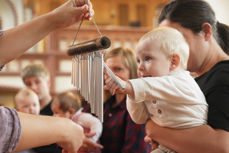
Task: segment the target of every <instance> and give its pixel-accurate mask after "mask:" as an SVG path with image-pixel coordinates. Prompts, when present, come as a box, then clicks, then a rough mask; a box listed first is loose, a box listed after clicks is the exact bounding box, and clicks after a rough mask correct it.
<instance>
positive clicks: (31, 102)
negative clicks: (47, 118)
mask: <svg viewBox="0 0 229 153" xmlns="http://www.w3.org/2000/svg"><path fill="white" fill-rule="evenodd" d="M14 104H15V108H16V110H17V111H19V112H23V113H28V114H33V115H39V113H40V103H39V98H38V96H37V94H36V93H35V92H33V91H32V90H30V89H28V88H22V89H20V90H19V91H18V93H17V94H16V96H15V99H14ZM17 153H35V152H34V151H33V150H25V151H21V152H17Z"/></svg>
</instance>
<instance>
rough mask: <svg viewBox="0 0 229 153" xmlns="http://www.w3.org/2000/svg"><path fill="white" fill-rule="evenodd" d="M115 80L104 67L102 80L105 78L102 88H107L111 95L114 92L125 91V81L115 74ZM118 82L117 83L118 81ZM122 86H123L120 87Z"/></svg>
mask: <svg viewBox="0 0 229 153" xmlns="http://www.w3.org/2000/svg"><path fill="white" fill-rule="evenodd" d="M115 77H116V80H114V79H113V78H112V77H111V76H110V75H109V74H108V72H107V70H106V69H104V80H105V86H104V89H106V90H109V91H110V93H111V94H112V95H114V94H115V93H124V94H127V93H126V87H127V83H128V82H127V81H124V80H122V79H120V78H119V77H117V76H115ZM117 82H118V83H119V84H118V83H117ZM120 86H122V87H123V88H121V87H120Z"/></svg>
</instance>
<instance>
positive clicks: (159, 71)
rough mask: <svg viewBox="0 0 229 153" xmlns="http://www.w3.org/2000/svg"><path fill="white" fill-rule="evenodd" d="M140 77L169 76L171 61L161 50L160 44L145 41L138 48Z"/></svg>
mask: <svg viewBox="0 0 229 153" xmlns="http://www.w3.org/2000/svg"><path fill="white" fill-rule="evenodd" d="M136 56H137V62H138V75H139V77H158V76H164V75H168V74H169V71H170V63H171V62H170V59H169V57H168V56H166V55H165V53H164V52H163V51H162V50H161V45H160V42H158V41H150V40H149V39H147V40H143V41H142V42H140V43H138V45H137V48H136Z"/></svg>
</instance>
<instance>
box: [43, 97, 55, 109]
mask: <svg viewBox="0 0 229 153" xmlns="http://www.w3.org/2000/svg"><path fill="white" fill-rule="evenodd" d="M51 100H52V97H51V95H49V96H47V97H45V98H43V99H42V100H40V109H41V110H42V109H43V108H44V107H45V106H46V105H48V104H49V103H50V101H51Z"/></svg>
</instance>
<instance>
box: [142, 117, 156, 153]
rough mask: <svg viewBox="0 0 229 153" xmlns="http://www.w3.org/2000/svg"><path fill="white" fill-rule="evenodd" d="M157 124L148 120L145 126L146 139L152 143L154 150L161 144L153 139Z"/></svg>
mask: <svg viewBox="0 0 229 153" xmlns="http://www.w3.org/2000/svg"><path fill="white" fill-rule="evenodd" d="M156 126H157V125H156V124H155V123H154V122H153V121H152V120H148V121H147V122H146V126H145V132H146V136H145V138H144V141H145V142H147V143H149V144H150V145H151V148H152V150H154V149H156V148H157V147H158V145H159V144H158V142H156V141H154V140H153V139H152V136H153V131H154V128H156Z"/></svg>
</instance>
